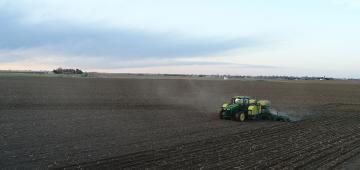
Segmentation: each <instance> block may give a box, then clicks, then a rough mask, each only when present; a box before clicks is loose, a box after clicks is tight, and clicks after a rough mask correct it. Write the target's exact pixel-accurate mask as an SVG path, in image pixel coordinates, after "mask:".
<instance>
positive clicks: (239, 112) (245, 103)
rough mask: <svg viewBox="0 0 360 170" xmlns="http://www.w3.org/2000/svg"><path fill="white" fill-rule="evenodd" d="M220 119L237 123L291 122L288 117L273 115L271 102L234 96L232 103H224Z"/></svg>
mask: <svg viewBox="0 0 360 170" xmlns="http://www.w3.org/2000/svg"><path fill="white" fill-rule="evenodd" d="M219 117H220V119H231V120H236V121H241V122H243V121H246V120H254V119H255V120H258V119H263V120H277V121H290V119H289V118H288V117H286V116H280V115H277V114H272V113H271V111H270V101H268V100H257V99H250V97H249V96H234V97H233V98H231V101H230V103H224V104H223V105H222V107H221V111H220V113H219Z"/></svg>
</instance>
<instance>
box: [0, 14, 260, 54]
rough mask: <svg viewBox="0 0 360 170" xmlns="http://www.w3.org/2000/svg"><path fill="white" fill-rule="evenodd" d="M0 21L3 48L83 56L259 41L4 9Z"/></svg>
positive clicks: (206, 49) (214, 48)
mask: <svg viewBox="0 0 360 170" xmlns="http://www.w3.org/2000/svg"><path fill="white" fill-rule="evenodd" d="M0 25H1V29H0V37H1V38H0V49H2V50H19V49H21V50H23V49H38V50H39V49H41V50H43V51H46V52H50V53H56V54H61V55H73V56H81V57H83V58H87V57H102V58H103V57H105V58H109V59H113V60H123V59H126V60H134V59H146V58H151V59H153V58H176V57H192V56H199V55H202V56H206V55H214V54H219V53H223V52H226V51H229V50H233V49H238V48H242V47H247V46H254V45H256V44H257V43H258V42H257V41H256V40H255V39H252V38H234V39H231V40H223V39H216V38H185V37H183V36H181V35H177V34H175V33H153V32H145V31H136V30H128V29H104V28H100V27H99V26H98V25H85V24H83V25H79V24H74V23H67V22H63V21H52V22H43V23H29V22H26V20H25V21H24V16H23V15H21V13H20V12H19V13H14V12H8V11H6V10H0ZM9 57H12V56H9Z"/></svg>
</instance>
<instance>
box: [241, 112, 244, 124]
mask: <svg viewBox="0 0 360 170" xmlns="http://www.w3.org/2000/svg"><path fill="white" fill-rule="evenodd" d="M240 121H241V122H243V121H245V113H241V114H240Z"/></svg>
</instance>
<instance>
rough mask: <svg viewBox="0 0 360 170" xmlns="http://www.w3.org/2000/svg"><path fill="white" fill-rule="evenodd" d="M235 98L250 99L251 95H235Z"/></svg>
mask: <svg viewBox="0 0 360 170" xmlns="http://www.w3.org/2000/svg"><path fill="white" fill-rule="evenodd" d="M233 98H235V99H238V98H241V99H249V98H250V97H249V96H234V97H233Z"/></svg>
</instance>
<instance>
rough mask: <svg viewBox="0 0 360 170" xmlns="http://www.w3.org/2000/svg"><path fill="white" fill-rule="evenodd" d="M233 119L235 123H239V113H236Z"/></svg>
mask: <svg viewBox="0 0 360 170" xmlns="http://www.w3.org/2000/svg"><path fill="white" fill-rule="evenodd" d="M234 119H235V120H236V121H239V120H240V113H236V114H235V117H234Z"/></svg>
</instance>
